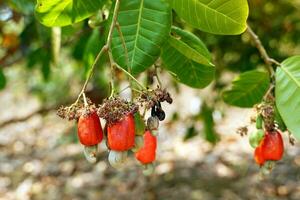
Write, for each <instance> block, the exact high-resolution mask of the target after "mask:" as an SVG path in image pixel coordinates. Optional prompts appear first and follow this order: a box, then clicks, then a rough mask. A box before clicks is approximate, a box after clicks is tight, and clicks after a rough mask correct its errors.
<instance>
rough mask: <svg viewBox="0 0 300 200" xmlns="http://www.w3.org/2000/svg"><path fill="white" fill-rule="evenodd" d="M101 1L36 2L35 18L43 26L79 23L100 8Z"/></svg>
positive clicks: (51, 0) (45, 0) (40, 0)
mask: <svg viewBox="0 0 300 200" xmlns="http://www.w3.org/2000/svg"><path fill="white" fill-rule="evenodd" d="M102 6H103V0H63V1H61V0H37V4H36V7H35V12H36V17H37V18H38V20H39V21H40V22H41V23H42V24H44V25H45V26H67V25H70V24H73V23H77V22H80V21H82V20H84V19H86V18H88V17H90V16H91V15H93V14H94V13H95V12H96V11H97V10H99V9H100V8H102Z"/></svg>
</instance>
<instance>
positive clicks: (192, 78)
mask: <svg viewBox="0 0 300 200" xmlns="http://www.w3.org/2000/svg"><path fill="white" fill-rule="evenodd" d="M172 34H173V35H174V36H170V38H169V39H168V41H167V42H166V44H165V45H164V46H163V48H162V55H161V57H162V60H163V63H164V66H163V67H165V68H166V69H167V70H168V71H169V72H170V73H171V74H172V75H175V77H176V78H177V79H178V80H179V81H180V82H181V83H184V84H186V85H188V86H190V87H194V88H203V87H206V86H207V85H208V84H209V83H210V82H211V81H212V80H213V78H214V73H215V68H214V67H213V66H212V63H211V56H210V53H209V51H208V50H207V48H206V47H205V45H204V44H203V42H202V41H201V40H200V39H199V38H197V37H196V36H195V35H193V34H192V33H189V32H186V31H184V30H181V29H179V28H175V27H174V28H172ZM204 63H205V64H204Z"/></svg>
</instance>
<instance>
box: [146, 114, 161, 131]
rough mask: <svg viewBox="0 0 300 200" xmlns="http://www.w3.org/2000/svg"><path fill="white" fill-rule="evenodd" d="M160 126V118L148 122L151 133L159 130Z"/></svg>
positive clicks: (150, 118) (150, 119) (152, 118)
mask: <svg viewBox="0 0 300 200" xmlns="http://www.w3.org/2000/svg"><path fill="white" fill-rule="evenodd" d="M158 126H159V119H158V117H156V116H154V117H152V116H151V117H149V118H148V120H147V127H148V129H149V130H150V131H152V130H157V129H158Z"/></svg>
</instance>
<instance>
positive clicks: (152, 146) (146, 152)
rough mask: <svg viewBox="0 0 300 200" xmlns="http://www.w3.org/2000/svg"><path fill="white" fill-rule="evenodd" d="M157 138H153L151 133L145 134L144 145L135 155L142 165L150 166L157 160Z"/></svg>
mask: <svg viewBox="0 0 300 200" xmlns="http://www.w3.org/2000/svg"><path fill="white" fill-rule="evenodd" d="M156 146H157V141H156V137H155V136H153V135H152V134H151V133H150V131H146V132H145V134H144V145H143V147H142V148H141V149H140V150H139V151H138V152H136V153H135V157H136V159H137V160H139V161H140V162H141V163H142V164H149V163H152V162H153V161H154V160H155V157H156Z"/></svg>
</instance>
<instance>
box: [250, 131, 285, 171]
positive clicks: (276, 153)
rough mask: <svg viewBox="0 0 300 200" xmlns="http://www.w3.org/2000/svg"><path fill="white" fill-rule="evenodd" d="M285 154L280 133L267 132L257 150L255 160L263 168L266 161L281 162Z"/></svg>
mask: <svg viewBox="0 0 300 200" xmlns="http://www.w3.org/2000/svg"><path fill="white" fill-rule="evenodd" d="M283 152H284V144H283V140H282V136H281V134H280V132H278V131H272V132H265V135H264V137H263V139H262V140H261V142H260V144H259V146H258V147H256V148H255V152H254V160H255V161H256V163H257V164H258V165H260V166H262V165H263V164H264V163H265V161H278V160H281V158H282V156H283Z"/></svg>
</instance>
